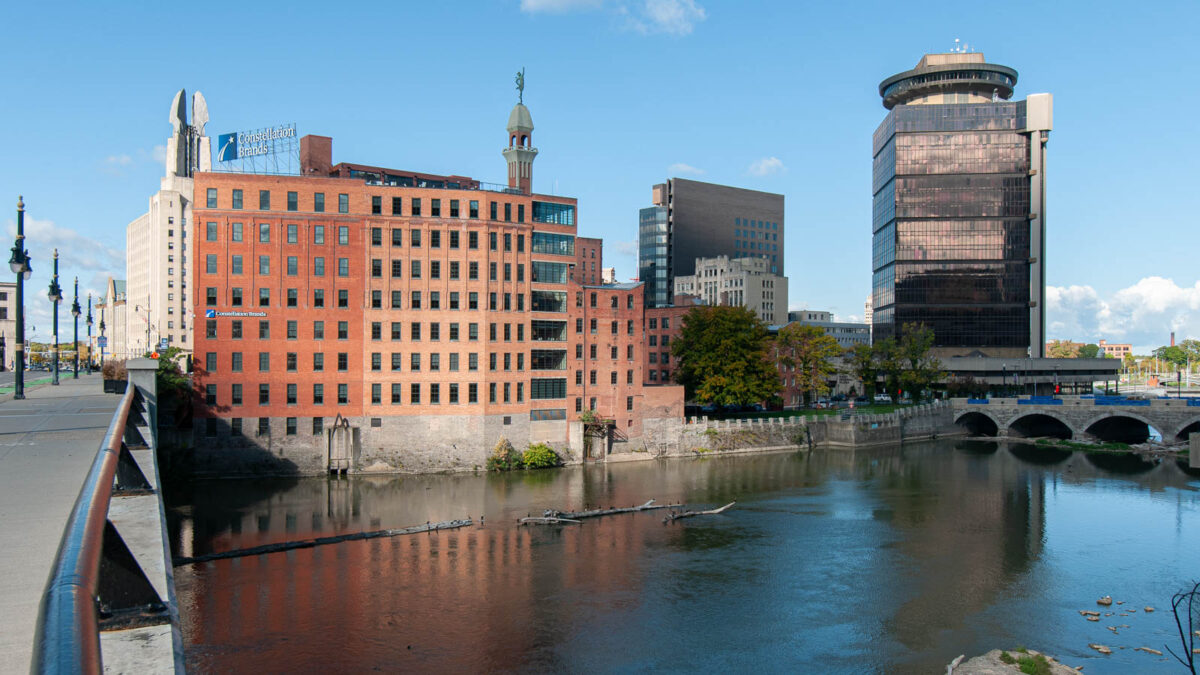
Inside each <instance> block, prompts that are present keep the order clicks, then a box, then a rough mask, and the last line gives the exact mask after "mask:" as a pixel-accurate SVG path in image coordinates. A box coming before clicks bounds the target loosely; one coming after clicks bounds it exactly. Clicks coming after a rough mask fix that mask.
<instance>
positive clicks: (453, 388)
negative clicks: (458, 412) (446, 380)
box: [449, 382, 458, 405]
mask: <svg viewBox="0 0 1200 675" xmlns="http://www.w3.org/2000/svg"><path fill="white" fill-rule="evenodd" d="M449 401H450V404H451V405H453V404H455V403H458V383H456V382H451V383H450V398H449Z"/></svg>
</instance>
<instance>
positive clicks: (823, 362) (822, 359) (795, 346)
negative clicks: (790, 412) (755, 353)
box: [775, 323, 842, 405]
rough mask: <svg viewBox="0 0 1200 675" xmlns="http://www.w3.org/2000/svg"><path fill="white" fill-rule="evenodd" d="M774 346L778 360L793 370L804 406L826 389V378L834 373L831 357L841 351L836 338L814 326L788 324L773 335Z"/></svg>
mask: <svg viewBox="0 0 1200 675" xmlns="http://www.w3.org/2000/svg"><path fill="white" fill-rule="evenodd" d="M775 349H776V355H777V358H778V359H779V363H780V364H781V365H783V366H785V367H786V369H787V370H788V372H791V373H794V375H795V378H796V386H797V387H799V388H800V390H801V391H803V392H804V404H805V405H809V404H811V403H812V400H813V398H815V397H816V396H819V395H821V394H826V393H828V392H829V377H830V376H831V375H833V374H835V373H837V366H836V365H835V363H834V359H836V358H837V357H838V356H840V355H841V353H842V347H841V345H839V344H838V341H837V338H835V337H833V336H832V335H828V334H827V333H826V332H825V331H824V330H823V329H821V328H820V327H818V326H804V325H801V324H798V323H789V324H788V325H786V326H784V327H783V328H782V329H780V331H779V334H778V335H776V336H775Z"/></svg>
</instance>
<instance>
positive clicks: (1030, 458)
mask: <svg viewBox="0 0 1200 675" xmlns="http://www.w3.org/2000/svg"><path fill="white" fill-rule="evenodd" d="M1008 451H1009V452H1010V453H1012V456H1013V457H1016V458H1017V459H1019V460H1021V461H1022V462H1025V463H1026V464H1037V465H1040V466H1052V465H1054V464H1061V463H1063V462H1065V461H1067V460H1068V459H1070V458H1071V455H1073V454H1074V453H1073V452H1072V451H1071V450H1063V449H1061V448H1055V447H1051V446H1047V445H1035V444H1033V443H1009V444H1008Z"/></svg>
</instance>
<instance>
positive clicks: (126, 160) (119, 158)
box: [104, 155, 133, 166]
mask: <svg viewBox="0 0 1200 675" xmlns="http://www.w3.org/2000/svg"><path fill="white" fill-rule="evenodd" d="M104 161H105V163H107V164H109V165H111V166H129V165H130V164H133V158H132V157H130V156H129V155H109V156H108V158H107V159H105V160H104Z"/></svg>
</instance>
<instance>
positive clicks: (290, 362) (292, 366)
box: [286, 352, 296, 373]
mask: <svg viewBox="0 0 1200 675" xmlns="http://www.w3.org/2000/svg"><path fill="white" fill-rule="evenodd" d="M286 361H287V371H288V372H289V373H294V372H296V352H288V353H287V359H286Z"/></svg>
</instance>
